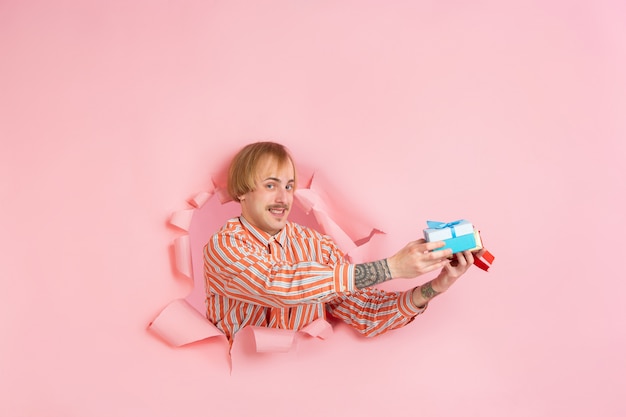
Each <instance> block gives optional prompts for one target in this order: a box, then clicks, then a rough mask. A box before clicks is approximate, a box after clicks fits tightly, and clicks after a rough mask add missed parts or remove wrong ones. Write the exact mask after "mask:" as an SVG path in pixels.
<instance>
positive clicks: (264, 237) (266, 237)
mask: <svg viewBox="0 0 626 417" xmlns="http://www.w3.org/2000/svg"><path fill="white" fill-rule="evenodd" d="M239 221H240V222H241V224H242V225H243V227H244V228H245V229H246V230H248V231H249V232H250V234H252V236H254V237H256V238H257V239H258V240H259V241H260V242H261V243H262V244H264V245H265V246H268V245H269V244H270V242H271V241H273V240H275V241H276V242H277V243H278V244H279V245H280V246H281V247H284V245H285V241H286V240H287V228H288V227H289V222H287V224H286V225H285V227H283V228H282V229H281V230H280V232H278V233H276V234H275V235H274V236H272V235H270V234H269V233H267V232H264V231H263V230H261V229H259V228H257V227H255V226H253V225H252V224H250V222H249V221H248V220H246V219H245V217H243V216H239Z"/></svg>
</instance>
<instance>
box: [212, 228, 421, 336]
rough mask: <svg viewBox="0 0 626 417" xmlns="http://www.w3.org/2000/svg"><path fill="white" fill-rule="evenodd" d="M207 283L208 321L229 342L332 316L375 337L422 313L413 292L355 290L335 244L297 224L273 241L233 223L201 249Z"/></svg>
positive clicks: (351, 274) (349, 266)
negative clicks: (246, 332) (243, 334)
mask: <svg viewBox="0 0 626 417" xmlns="http://www.w3.org/2000/svg"><path fill="white" fill-rule="evenodd" d="M204 277H205V284H206V296H207V318H208V319H209V320H210V321H211V322H212V323H213V324H215V325H216V326H217V327H218V328H219V329H220V330H221V331H222V332H224V334H225V335H226V336H227V337H228V339H229V340H231V342H232V337H233V335H234V334H235V333H236V332H237V331H238V330H239V329H241V328H243V327H244V326H248V325H250V326H263V327H271V328H278V329H291V330H300V329H301V328H303V327H304V326H306V325H307V324H309V323H311V322H313V321H314V320H316V319H319V318H322V319H326V317H327V316H326V315H327V314H330V315H332V316H333V317H336V318H338V319H341V320H343V321H344V322H346V323H348V324H349V325H350V326H352V327H354V328H355V329H356V330H358V331H359V332H360V333H362V334H364V335H366V336H376V335H379V334H382V333H384V332H386V331H388V330H391V329H395V328H398V327H402V326H404V325H406V324H408V323H410V322H411V321H413V319H414V318H415V316H416V315H418V314H420V313H422V312H423V311H424V310H425V308H417V307H415V306H414V305H413V303H412V301H411V291H406V292H386V291H382V290H379V289H375V288H365V289H362V290H359V289H356V288H355V285H354V265H352V264H349V263H348V262H347V261H346V260H345V259H344V254H343V252H342V251H341V250H340V249H339V248H338V247H337V246H336V245H335V243H334V242H333V241H332V240H331V239H330V237H329V236H325V235H322V234H320V233H319V232H317V231H315V230H313V229H310V228H307V227H304V226H301V225H298V224H296V223H293V222H287V224H286V226H285V227H284V228H283V229H282V230H281V231H280V232H279V233H277V234H276V235H275V236H270V235H269V234H267V233H265V232H263V231H260V230H258V229H256V228H255V227H254V226H252V225H251V224H250V223H248V222H247V221H246V219H244V218H243V217H237V218H234V219H231V220H229V221H228V222H227V223H226V225H224V227H223V228H222V229H221V230H220V231H218V232H217V233H216V234H214V235H213V237H212V238H211V239H210V240H209V242H208V243H207V244H206V246H205V247H204Z"/></svg>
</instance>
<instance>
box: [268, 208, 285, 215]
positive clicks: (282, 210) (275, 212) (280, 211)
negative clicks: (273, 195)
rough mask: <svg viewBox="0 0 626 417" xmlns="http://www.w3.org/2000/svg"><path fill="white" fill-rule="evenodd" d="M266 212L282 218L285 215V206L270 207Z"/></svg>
mask: <svg viewBox="0 0 626 417" xmlns="http://www.w3.org/2000/svg"><path fill="white" fill-rule="evenodd" d="M268 211H269V212H270V213H272V214H273V215H274V216H279V217H280V216H284V215H285V213H286V212H287V206H274V207H270V208H269V209H268Z"/></svg>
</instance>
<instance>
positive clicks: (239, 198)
mask: <svg viewBox="0 0 626 417" xmlns="http://www.w3.org/2000/svg"><path fill="white" fill-rule="evenodd" d="M245 198H246V196H245V195H240V196H237V200H238V201H243V200H245Z"/></svg>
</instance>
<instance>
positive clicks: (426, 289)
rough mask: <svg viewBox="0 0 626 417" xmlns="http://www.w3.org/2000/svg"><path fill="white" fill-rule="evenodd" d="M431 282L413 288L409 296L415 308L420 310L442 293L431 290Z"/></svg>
mask: <svg viewBox="0 0 626 417" xmlns="http://www.w3.org/2000/svg"><path fill="white" fill-rule="evenodd" d="M433 282H434V280H432V281H428V282H427V283H425V284H422V285H420V286H419V287H415V288H413V292H412V294H411V301H413V304H414V305H415V307H418V308H421V307H424V306H425V305H426V304H428V302H429V301H430V300H432V299H433V298H435V297H436V296H438V295H439V294H441V293H442V292H443V291H441V290H439V291H438V290H436V289H435V288H433Z"/></svg>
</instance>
